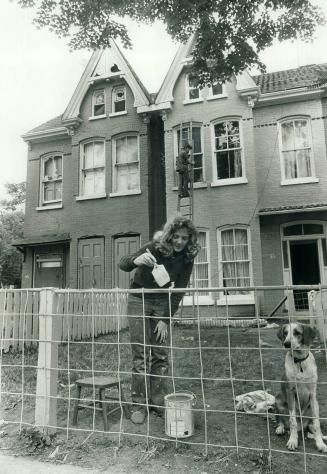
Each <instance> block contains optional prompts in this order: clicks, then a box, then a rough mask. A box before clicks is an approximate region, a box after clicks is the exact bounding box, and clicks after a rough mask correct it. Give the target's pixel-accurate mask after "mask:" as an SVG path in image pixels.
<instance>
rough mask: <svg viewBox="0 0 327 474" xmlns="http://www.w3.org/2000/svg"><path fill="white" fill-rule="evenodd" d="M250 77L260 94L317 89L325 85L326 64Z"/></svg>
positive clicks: (326, 81) (326, 76)
mask: <svg viewBox="0 0 327 474" xmlns="http://www.w3.org/2000/svg"><path fill="white" fill-rule="evenodd" d="M252 77H253V80H254V82H255V83H256V84H257V85H258V86H259V87H260V92H261V93H262V94H266V93H269V92H278V91H285V90H292V89H299V88H303V87H315V86H316V87H318V86H320V85H322V84H325V83H327V63H324V64H310V65H308V66H300V67H298V68H295V69H287V70H284V71H277V72H269V73H266V74H260V75H256V76H252Z"/></svg>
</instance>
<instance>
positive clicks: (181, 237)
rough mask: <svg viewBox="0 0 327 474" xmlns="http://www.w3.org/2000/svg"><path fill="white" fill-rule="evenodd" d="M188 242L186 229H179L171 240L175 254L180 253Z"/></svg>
mask: <svg viewBox="0 0 327 474" xmlns="http://www.w3.org/2000/svg"><path fill="white" fill-rule="evenodd" d="M188 241H189V234H188V231H187V229H185V228H184V227H182V228H181V229H178V230H176V232H174V234H173V238H172V241H171V243H172V246H173V249H174V251H175V252H181V251H182V250H184V248H185V246H186V245H187V243H188Z"/></svg>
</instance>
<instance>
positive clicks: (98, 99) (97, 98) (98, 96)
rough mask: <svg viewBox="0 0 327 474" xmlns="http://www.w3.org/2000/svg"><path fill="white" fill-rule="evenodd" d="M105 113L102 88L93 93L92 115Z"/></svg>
mask: <svg viewBox="0 0 327 474" xmlns="http://www.w3.org/2000/svg"><path fill="white" fill-rule="evenodd" d="M105 113H106V105H105V92H104V89H101V90H97V91H95V92H94V94H93V117H98V116H99V115H104V114H105Z"/></svg>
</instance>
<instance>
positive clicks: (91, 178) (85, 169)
mask: <svg viewBox="0 0 327 474" xmlns="http://www.w3.org/2000/svg"><path fill="white" fill-rule="evenodd" d="M104 193H105V144H104V140H93V141H89V142H87V143H83V144H82V145H81V177H80V195H81V196H91V197H96V196H99V195H103V194H104Z"/></svg>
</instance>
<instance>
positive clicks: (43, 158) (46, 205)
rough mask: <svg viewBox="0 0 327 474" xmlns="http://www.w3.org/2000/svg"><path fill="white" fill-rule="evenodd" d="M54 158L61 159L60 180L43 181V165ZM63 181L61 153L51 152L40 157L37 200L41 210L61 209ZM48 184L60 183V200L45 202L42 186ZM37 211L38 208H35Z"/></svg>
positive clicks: (62, 156) (62, 157) (62, 158)
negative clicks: (38, 194) (38, 195)
mask: <svg viewBox="0 0 327 474" xmlns="http://www.w3.org/2000/svg"><path fill="white" fill-rule="evenodd" d="M55 157H58V158H61V178H60V179H58V178H57V179H51V180H45V179H44V178H45V175H44V164H45V162H46V161H48V160H49V159H50V158H52V159H53V158H55ZM63 181H64V155H63V153H62V152H58V153H56V152H51V153H47V154H46V155H44V156H41V160H40V199H39V203H40V207H41V208H42V209H47V208H49V209H51V208H53V209H55V208H56V207H62V206H61V204H62V195H63ZM48 182H52V183H54V182H61V198H60V199H51V200H49V201H45V200H44V185H45V183H48ZM37 209H39V208H37Z"/></svg>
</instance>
